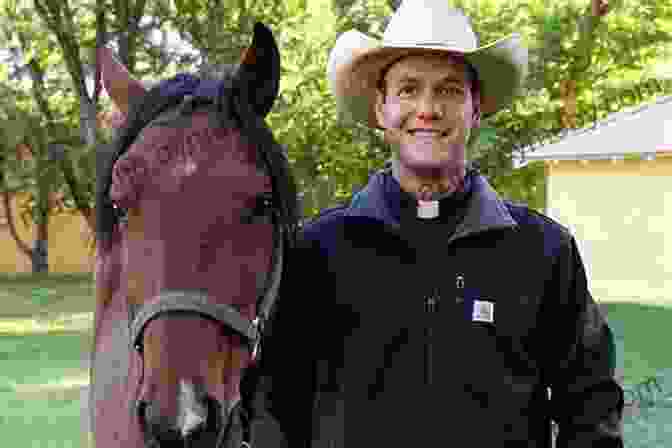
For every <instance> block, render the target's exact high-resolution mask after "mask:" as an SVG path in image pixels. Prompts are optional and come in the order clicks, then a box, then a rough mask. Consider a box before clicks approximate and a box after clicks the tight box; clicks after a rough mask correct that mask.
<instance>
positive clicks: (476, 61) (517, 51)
mask: <svg viewBox="0 0 672 448" xmlns="http://www.w3.org/2000/svg"><path fill="white" fill-rule="evenodd" d="M428 50H431V51H445V52H450V53H459V54H462V55H463V56H464V58H465V60H466V61H467V62H468V63H469V64H471V65H472V67H473V68H474V69H475V70H476V72H477V73H478V77H479V80H480V82H481V112H482V113H483V115H490V114H492V113H494V112H496V111H497V110H499V109H501V108H502V107H504V106H506V105H508V104H509V103H510V102H511V100H512V99H513V97H514V96H515V95H516V94H517V93H519V90H520V89H521V87H522V84H523V81H524V79H525V76H526V74H527V49H526V48H524V47H523V46H522V45H521V43H520V36H519V35H518V34H512V35H510V36H508V37H505V38H502V39H499V40H497V41H495V42H492V43H490V44H487V45H484V46H481V47H479V46H478V39H477V37H476V34H475V33H474V31H473V30H472V28H471V25H470V23H469V19H468V18H467V17H466V16H465V15H464V14H463V13H462V12H461V11H459V10H457V9H454V8H451V7H450V6H449V5H448V2H447V0H404V2H403V3H402V4H401V6H400V7H399V9H397V11H396V13H395V14H394V15H393V16H392V18H391V20H390V23H389V24H388V25H387V28H386V29H385V33H384V34H383V40H382V41H379V40H377V39H374V38H371V37H369V36H366V35H365V34H362V33H360V32H359V31H355V30H350V31H347V32H345V33H343V34H341V35H340V36H339V37H338V39H337V40H336V44H335V46H334V48H333V49H332V50H331V53H330V54H329V62H328V63H327V77H328V79H329V87H330V89H331V92H332V93H333V95H334V97H335V98H336V103H337V106H338V109H339V112H340V113H341V114H342V116H344V117H345V118H350V119H352V120H354V121H358V122H361V123H364V124H366V125H368V126H369V127H372V128H381V126H380V125H379V123H378V120H377V119H376V114H375V110H374V104H375V98H376V91H377V90H378V83H379V81H380V77H381V76H382V70H383V69H384V68H386V67H387V66H388V65H389V64H390V63H392V62H394V61H396V60H398V59H399V58H401V57H403V56H406V55H412V54H418V53H426V52H427V51H428Z"/></svg>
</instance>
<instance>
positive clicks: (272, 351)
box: [246, 239, 321, 448]
mask: <svg viewBox="0 0 672 448" xmlns="http://www.w3.org/2000/svg"><path fill="white" fill-rule="evenodd" d="M311 254H312V250H311V249H310V248H309V245H308V244H307V243H306V242H305V241H303V240H301V239H299V242H298V244H297V247H295V248H293V249H292V250H291V252H289V253H288V254H287V255H288V256H287V259H286V264H285V272H284V274H283V278H282V283H281V286H280V292H279V296H278V300H277V302H276V304H275V309H274V310H273V311H272V315H271V318H270V320H269V323H268V325H267V327H266V329H265V331H264V339H263V342H262V354H261V360H260V364H259V366H257V367H255V368H254V369H253V370H252V371H251V375H250V376H253V377H254V379H251V380H250V379H248V383H254V385H253V386H252V389H253V390H252V391H251V393H252V395H253V396H254V397H255V398H254V404H253V406H252V408H253V409H252V411H251V412H252V414H253V416H252V440H253V444H252V445H253V446H262V447H274V448H280V447H282V448H287V447H289V448H307V447H308V446H309V445H310V440H311V437H312V436H311V428H312V408H313V401H314V394H315V361H314V359H313V356H312V353H313V352H314V348H313V347H314V345H315V321H316V319H317V318H318V317H319V316H320V315H321V313H320V312H319V304H318V302H319V300H320V293H321V287H320V282H319V281H317V280H316V278H315V277H314V275H319V274H320V272H318V269H317V267H316V264H315V262H314V260H310V255H311ZM246 376H247V374H246Z"/></svg>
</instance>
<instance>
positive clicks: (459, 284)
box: [455, 274, 464, 303]
mask: <svg viewBox="0 0 672 448" xmlns="http://www.w3.org/2000/svg"><path fill="white" fill-rule="evenodd" d="M455 287H456V288H457V297H456V298H455V303H462V302H464V298H463V297H462V295H463V292H464V291H463V290H464V276H463V275H462V274H458V275H457V277H455Z"/></svg>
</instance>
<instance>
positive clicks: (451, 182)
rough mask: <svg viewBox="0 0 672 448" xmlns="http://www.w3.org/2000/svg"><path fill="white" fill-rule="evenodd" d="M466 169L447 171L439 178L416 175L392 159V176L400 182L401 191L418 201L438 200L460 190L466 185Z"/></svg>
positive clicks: (394, 158) (438, 176)
mask: <svg viewBox="0 0 672 448" xmlns="http://www.w3.org/2000/svg"><path fill="white" fill-rule="evenodd" d="M465 175H466V170H465V168H464V167H462V168H455V169H447V170H446V171H445V172H443V173H441V174H439V175H437V176H423V175H419V174H418V173H415V172H413V171H411V170H409V169H407V168H405V167H404V166H402V165H401V164H400V163H399V160H398V159H397V158H396V157H393V158H392V176H393V177H394V178H395V179H396V180H397V182H399V185H400V186H401V189H402V190H404V191H405V192H407V193H409V194H411V195H413V196H415V198H416V199H418V200H423V201H430V200H438V199H441V198H443V197H446V196H449V195H451V194H452V193H454V192H455V191H457V190H459V189H460V188H461V187H462V185H463V184H464V177H465Z"/></svg>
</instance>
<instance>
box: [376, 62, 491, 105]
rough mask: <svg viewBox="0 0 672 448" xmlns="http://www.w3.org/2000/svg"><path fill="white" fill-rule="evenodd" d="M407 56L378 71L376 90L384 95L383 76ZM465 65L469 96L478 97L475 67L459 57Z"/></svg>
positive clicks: (479, 82) (478, 82)
mask: <svg viewBox="0 0 672 448" xmlns="http://www.w3.org/2000/svg"><path fill="white" fill-rule="evenodd" d="M406 57H408V55H404V56H401V57H398V58H396V59H394V60H393V61H392V62H390V63H389V64H387V65H386V66H385V67H383V69H382V70H381V71H380V78H379V79H378V83H377V87H378V90H380V92H381V93H382V94H383V96H385V93H386V88H387V85H386V83H385V76H387V72H388V71H390V69H391V68H392V66H393V65H394V64H396V63H397V62H399V61H401V60H402V59H404V58H406ZM460 60H461V61H462V62H463V63H464V64H465V65H466V67H467V81H469V84H470V86H471V89H470V90H471V96H472V98H474V97H475V96H476V95H479V98H480V93H481V81H480V79H479V78H478V72H477V71H476V69H475V68H474V67H473V66H472V65H471V64H470V63H468V62H467V61H466V60H465V59H463V58H461V59H460Z"/></svg>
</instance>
